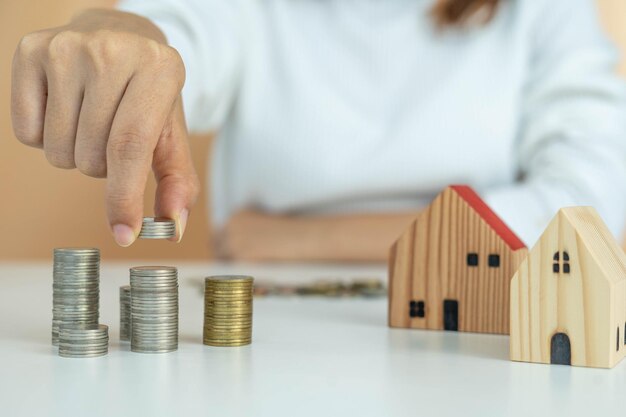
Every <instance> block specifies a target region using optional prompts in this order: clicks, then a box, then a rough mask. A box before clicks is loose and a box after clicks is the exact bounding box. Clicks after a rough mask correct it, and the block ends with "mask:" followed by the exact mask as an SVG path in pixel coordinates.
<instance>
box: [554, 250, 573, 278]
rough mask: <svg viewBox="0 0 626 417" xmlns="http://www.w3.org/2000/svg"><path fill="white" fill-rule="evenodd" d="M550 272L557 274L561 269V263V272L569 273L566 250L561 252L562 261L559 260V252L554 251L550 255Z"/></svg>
mask: <svg viewBox="0 0 626 417" xmlns="http://www.w3.org/2000/svg"><path fill="white" fill-rule="evenodd" d="M552 261H553V262H552V272H554V273H555V274H558V273H559V272H560V271H561V265H563V273H564V274H569V271H570V268H569V254H568V253H567V252H563V261H562V262H561V256H560V254H559V252H555V253H554V256H553V257H552Z"/></svg>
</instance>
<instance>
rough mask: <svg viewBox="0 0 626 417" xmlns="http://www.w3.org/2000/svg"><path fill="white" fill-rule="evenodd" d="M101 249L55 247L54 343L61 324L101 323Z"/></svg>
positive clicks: (53, 286)
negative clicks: (99, 321)
mask: <svg viewBox="0 0 626 417" xmlns="http://www.w3.org/2000/svg"><path fill="white" fill-rule="evenodd" d="M99 284H100V251H99V250H98V249H95V248H57V249H54V266H53V283H52V344H53V345H55V346H56V345H58V343H59V329H60V328H61V326H73V325H96V326H97V325H98V319H99V310H98V309H99V299H100V297H99V295H100V290H99Z"/></svg>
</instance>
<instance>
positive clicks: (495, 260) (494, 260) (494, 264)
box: [489, 254, 500, 268]
mask: <svg viewBox="0 0 626 417" xmlns="http://www.w3.org/2000/svg"><path fill="white" fill-rule="evenodd" d="M489 266H490V267H491V268H498V267H499V266H500V255H497V254H491V255H489Z"/></svg>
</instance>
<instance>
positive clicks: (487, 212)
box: [450, 185, 526, 250]
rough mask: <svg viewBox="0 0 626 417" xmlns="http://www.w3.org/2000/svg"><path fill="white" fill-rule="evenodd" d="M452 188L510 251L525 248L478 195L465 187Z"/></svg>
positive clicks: (454, 186) (452, 186)
mask: <svg viewBox="0 0 626 417" xmlns="http://www.w3.org/2000/svg"><path fill="white" fill-rule="evenodd" d="M450 188H452V189H453V190H454V191H455V192H456V193H457V194H458V195H459V197H461V198H462V199H463V200H465V202H466V203H467V204H469V205H470V207H471V208H473V209H474V211H476V213H478V215H479V216H480V217H482V219H483V220H484V221H485V222H486V223H487V224H488V225H489V226H490V227H491V228H492V229H493V231H494V232H496V233H497V234H498V236H500V238H501V239H502V240H503V241H504V243H506V244H507V245H508V246H509V247H510V248H511V249H512V250H518V249H522V248H525V247H526V245H524V242H522V241H521V239H520V238H519V237H517V235H516V234H515V233H514V232H513V231H512V230H511V229H509V226H507V225H506V223H504V221H502V219H501V218H500V217H498V215H497V214H496V213H494V212H493V210H491V209H490V208H489V206H488V205H487V204H486V203H485V202H484V201H483V200H482V199H481V198H480V196H479V195H478V194H476V192H475V191H474V190H473V189H472V188H471V187H468V186H467V185H451V186H450Z"/></svg>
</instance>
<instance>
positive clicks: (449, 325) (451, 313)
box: [443, 300, 459, 331]
mask: <svg viewBox="0 0 626 417" xmlns="http://www.w3.org/2000/svg"><path fill="white" fill-rule="evenodd" d="M443 328H444V330H454V331H457V330H459V302H458V301H457V300H443Z"/></svg>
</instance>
